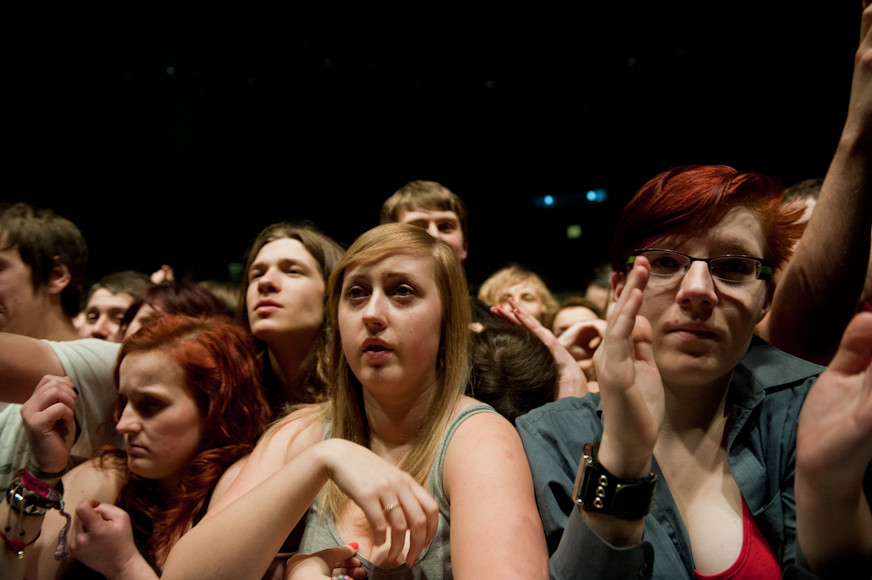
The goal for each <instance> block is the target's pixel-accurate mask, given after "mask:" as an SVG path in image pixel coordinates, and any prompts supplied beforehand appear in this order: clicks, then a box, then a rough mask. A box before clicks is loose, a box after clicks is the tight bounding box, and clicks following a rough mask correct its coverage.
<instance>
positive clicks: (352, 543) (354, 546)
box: [348, 542, 358, 550]
mask: <svg viewBox="0 0 872 580" xmlns="http://www.w3.org/2000/svg"><path fill="white" fill-rule="evenodd" d="M348 545H349V546H351V547H352V548H354V549H355V550H356V549H357V546H358V543H357V542H349V543H348Z"/></svg>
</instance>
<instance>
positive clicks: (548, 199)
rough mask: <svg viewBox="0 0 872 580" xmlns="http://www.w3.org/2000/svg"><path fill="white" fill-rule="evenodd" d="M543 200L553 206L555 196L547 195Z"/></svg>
mask: <svg viewBox="0 0 872 580" xmlns="http://www.w3.org/2000/svg"><path fill="white" fill-rule="evenodd" d="M542 201H543V202H544V203H545V205H547V206H552V205H554V196H552V195H546V196H545V197H544V198H542Z"/></svg>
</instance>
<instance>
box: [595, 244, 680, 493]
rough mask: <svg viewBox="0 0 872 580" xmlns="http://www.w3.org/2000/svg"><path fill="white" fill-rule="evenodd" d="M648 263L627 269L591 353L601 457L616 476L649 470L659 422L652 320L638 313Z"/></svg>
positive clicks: (640, 262)
mask: <svg viewBox="0 0 872 580" xmlns="http://www.w3.org/2000/svg"><path fill="white" fill-rule="evenodd" d="M649 273H650V268H649V265H648V261H647V260H646V259H645V258H644V257H641V256H640V257H639V258H638V259H637V260H636V263H635V265H634V267H633V268H632V269H631V270H630V271H629V272H628V273H627V275H626V281H625V284H624V287H623V289H622V290H621V293H620V296H619V297H618V300H617V302H616V304H615V306H614V308H613V310H612V312H611V313H610V315H609V320H608V325H607V327H606V332H605V335H604V336H603V341H602V344H600V345H599V347H598V348H597V350H596V353H594V365H595V367H596V373H597V382H598V383H599V389H600V395H601V397H602V406H603V438H602V443H601V444H600V449H599V460H600V462H601V463H602V464H603V466H604V467H605V468H606V469H608V470H609V471H610V472H612V473H613V474H615V475H616V476H618V477H625V478H628V479H637V478H641V477H645V476H647V475H648V474H649V473H650V472H651V458H652V456H653V453H654V444H655V442H656V441H657V436H658V434H659V432H660V427H661V425H662V424H663V414H664V395H663V383H662V381H661V379H660V372H659V371H658V370H657V364H656V363H655V361H654V350H653V346H652V333H651V325H650V323H649V322H648V320H647V319H646V318H644V317H643V316H639V310H640V308H641V306H642V293H643V290H644V289H645V286H646V284H647V283H648V276H649Z"/></svg>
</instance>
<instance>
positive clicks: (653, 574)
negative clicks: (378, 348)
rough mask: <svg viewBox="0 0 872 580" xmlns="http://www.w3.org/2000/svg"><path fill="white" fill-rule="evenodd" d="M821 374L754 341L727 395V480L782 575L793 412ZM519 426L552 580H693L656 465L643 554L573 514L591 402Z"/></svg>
mask: <svg viewBox="0 0 872 580" xmlns="http://www.w3.org/2000/svg"><path fill="white" fill-rule="evenodd" d="M823 370H824V367H821V366H819V365H815V364H813V363H810V362H807V361H804V360H802V359H799V358H796V357H793V356H791V355H789V354H786V353H784V352H782V351H780V350H778V349H776V348H774V347H772V346H770V345H769V344H767V343H765V342H764V341H762V340H760V339H757V338H755V339H754V340H753V342H752V344H751V347H750V348H749V350H748V353H747V354H746V355H745V357H744V359H743V360H742V362H741V363H740V364H739V365H738V366H737V367H736V369H735V371H734V373H733V377H732V382H731V384H730V390H729V393H728V399H727V405H728V408H729V409H730V413H731V417H730V421H729V427H728V428H729V434H728V439H727V456H728V461H729V463H730V470H731V473H732V475H733V478H734V479H735V480H736V483H737V484H738V486H739V489H740V490H741V492H742V495H743V497H744V499H745V502H746V503H747V505H748V507H749V508H750V510H751V513H752V514H753V516H754V520H755V522H756V524H757V526H758V528H759V529H760V531H761V533H762V534H763V536H764V537H765V538H766V540H767V541H768V542H769V545H770V546H771V547H772V550H773V552H774V553H775V555H776V557H777V558H779V560H780V562H781V564H782V568H787V567H788V566H789V565H790V564H791V563H793V562H794V560H795V559H796V504H795V500H794V491H793V479H794V472H795V460H796V454H795V451H796V449H795V447H796V428H797V421H798V419H799V411H800V408H801V406H802V403H803V401H804V400H805V396H806V394H807V393H808V390H809V388H810V387H811V385H812V383H814V381H815V379H816V378H817V376H818V374H820V373H821V372H822V371H823ZM516 425H517V428H518V431H519V433H520V435H521V439H522V440H523V442H524V448H525V450H526V452H527V457H528V459H529V462H530V467H531V469H532V472H533V480H534V484H535V487H536V500H537V503H538V506H539V514H540V516H541V518H542V523H543V525H544V528H545V534H546V536H547V541H548V549H549V552H550V553H551V577H552V578H559V579H568V578H596V579H600V578H658V579H661V578H662V579H664V580H666V579H668V580H673V579H675V578H689V579H693V578H695V575H694V565H693V556H692V554H691V550H690V540H689V538H688V535H687V530H686V529H685V527H684V523H683V521H682V520H681V516H680V514H679V512H678V508H677V506H676V505H675V502H674V500H673V498H672V495H671V493H670V492H669V485H668V484H669V482H667V481H666V480H665V479H664V478H663V475H662V473H660V469H659V467H658V466H657V465H656V461H655V462H654V470H655V472H656V473H657V474H658V476H659V480H658V483H657V487H656V489H655V493H654V501H653V504H652V507H651V513H650V514H649V515H648V516H647V517H646V518H645V531H644V538H645V539H644V541H643V542H642V543H641V544H639V545H637V546H631V547H628V548H616V547H614V546H611V545H609V544H607V543H606V542H604V541H603V540H602V539H600V538H599V536H597V535H596V534H595V533H594V532H592V531H591V530H590V529H589V528H588V527H587V525H586V524H585V522H584V519H583V518H582V517H581V516H580V514H579V513H578V510H577V509H575V507H574V506H575V504H574V502H573V500H572V489H573V485H574V483H575V475H576V471H577V469H578V465H579V462H580V460H581V455H582V448H583V447H584V444H585V443H587V442H595V441H599V440H600V439H601V438H602V408H601V405H600V398H599V394H598V393H592V394H590V395H588V396H586V397H584V398H582V399H578V398H565V399H561V400H559V401H556V402H554V403H550V404H548V405H545V406H544V407H541V408H539V409H536V410H534V411H531V412H530V413H528V414H526V415H524V416H521V417H519V418H518V419H517V421H516Z"/></svg>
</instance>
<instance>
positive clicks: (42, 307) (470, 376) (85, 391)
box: [0, 3, 872, 580]
mask: <svg viewBox="0 0 872 580" xmlns="http://www.w3.org/2000/svg"><path fill="white" fill-rule="evenodd" d="M866 4H868V3H864V10H863V18H862V30H861V41H860V46H859V49H858V50H857V56H856V60H855V68H854V77H853V84H852V91H851V97H850V102H849V107H848V114H847V118H846V121H845V125H844V127H843V131H842V135H841V138H840V141H839V144H838V147H837V150H836V152H835V155H834V157H833V159H832V162H831V164H830V167H829V170H828V172H827V173H826V175H825V176H824V177H823V178H820V179H817V178H815V179H812V180H809V181H806V182H803V183H801V184H797V186H796V187H792V188H785V187H784V186H783V184H781V183H780V182H779V181H778V180H777V179H774V178H772V177H770V176H767V175H763V174H761V173H757V172H753V171H744V170H739V169H734V168H732V167H728V166H725V165H685V166H677V167H672V168H667V169H665V170H664V171H662V172H661V173H659V174H657V175H655V176H653V177H652V178H651V179H650V180H649V181H648V182H647V183H645V184H644V185H643V186H642V187H641V188H640V189H639V190H638V191H637V192H636V193H635V194H634V195H633V196H632V198H631V199H630V200H629V202H628V203H627V205H626V206H625V208H624V210H623V213H622V214H621V216H620V218H619V220H618V222H617V223H616V224H615V228H614V235H613V238H612V240H611V245H610V246H609V261H610V263H609V265H608V273H607V274H605V275H603V273H598V275H597V276H596V277H595V279H594V280H593V281H592V283H591V285H590V287H589V288H583V289H579V290H578V292H577V293H575V294H573V295H569V296H563V297H561V299H558V297H556V296H554V294H553V293H552V292H551V291H550V289H549V287H548V285H547V281H546V280H544V279H543V278H542V277H540V276H539V275H538V274H537V273H536V272H535V271H533V270H531V269H529V268H527V267H524V266H521V265H519V264H516V263H507V264H506V266H505V268H501V269H500V270H498V271H496V272H494V273H493V275H492V276H490V277H489V278H488V279H487V280H484V281H483V283H482V284H481V285H480V287H479V290H478V291H477V292H475V293H473V292H471V291H470V284H469V283H468V281H467V277H466V273H465V269H464V260H465V259H466V257H467V256H468V253H469V251H470V246H469V231H468V219H467V213H466V206H465V204H464V202H463V201H462V199H461V198H460V197H459V196H458V195H456V194H455V193H454V192H452V191H450V190H449V189H448V188H446V187H444V186H443V185H442V184H440V183H438V182H434V181H424V180H416V181H412V182H409V183H407V184H406V185H404V186H403V187H401V188H400V189H399V190H398V191H396V192H395V193H393V195H390V196H389V197H388V198H387V199H386V200H385V201H384V202H383V205H382V211H381V223H380V224H378V225H375V224H374V225H373V227H372V228H371V229H369V230H368V231H366V232H364V233H362V234H361V235H360V236H359V237H358V238H357V239H356V240H354V241H353V242H352V243H351V244H349V245H348V246H347V247H345V246H343V245H342V244H339V243H337V242H336V241H335V240H333V239H331V238H330V237H329V236H327V235H325V234H324V233H322V231H321V230H320V229H319V228H318V226H317V225H316V224H312V223H309V222H304V221H300V222H290V221H278V222H276V223H273V224H270V225H268V226H267V227H265V228H264V229H263V230H262V231H261V232H260V233H259V235H258V236H257V238H256V239H255V241H254V242H253V243H252V245H251V247H250V248H248V253H247V260H246V263H245V266H244V270H243V273H242V277H241V281H240V283H238V284H236V285H229V284H227V283H225V282H220V281H195V280H192V279H189V278H187V277H185V276H181V277H180V276H177V275H176V274H175V273H174V272H173V270H172V268H171V267H169V266H161V268H160V269H159V270H157V271H156V272H154V273H151V274H146V273H140V272H135V271H121V272H114V273H110V274H108V275H106V276H104V277H103V278H101V279H100V280H99V281H98V282H96V283H94V284H93V285H91V287H90V288H87V291H86V289H85V288H84V285H85V282H84V280H85V277H84V272H85V267H86V263H87V244H86V241H85V240H84V238H83V237H82V235H81V233H80V232H79V230H78V228H77V227H76V226H75V224H73V223H71V222H70V221H69V220H66V219H65V218H63V217H61V216H59V215H57V214H56V213H54V212H52V211H51V210H50V209H42V208H35V207H32V206H31V205H29V204H27V203H23V202H19V203H9V204H5V205H2V206H0V487H2V489H3V490H4V498H3V501H2V502H0V525H2V533H0V536H2V540H3V544H4V549H3V550H0V571H2V576H3V577H4V578H7V577H8V578H34V579H42V578H63V577H66V578H100V577H105V578H118V579H138V578H157V577H161V578H166V579H175V578H179V579H185V580H187V579H191V578H209V579H214V578H228V579H238V578H252V579H254V580H258V579H261V578H285V579H286V580H309V579H332V580H347V579H350V578H355V579H361V578H371V579H378V578H391V579H405V578H408V579H419V580H423V579H435V578H454V577H457V578H473V577H476V578H478V577H493V576H499V577H508V578H523V579H525V580H526V579H534V578H548V577H551V578H560V579H563V578H567V579H569V578H582V579H584V578H593V579H599V578H659V579H673V578H689V579H702V578H705V579H727V578H755V579H756V578H782V577H784V578H808V579H824V578H839V579H841V578H870V577H872V509H870V505H872V504H870V497H872V470H870V467H872V314H870V313H869V312H868V311H869V310H870V307H869V306H868V304H869V303H870V302H872V301H870V297H869V288H870V283H869V282H870V280H872V259H870V255H872V252H870V245H872V176H870V160H872V30H870V29H872V8H870V7H869V6H868V5H866Z"/></svg>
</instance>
